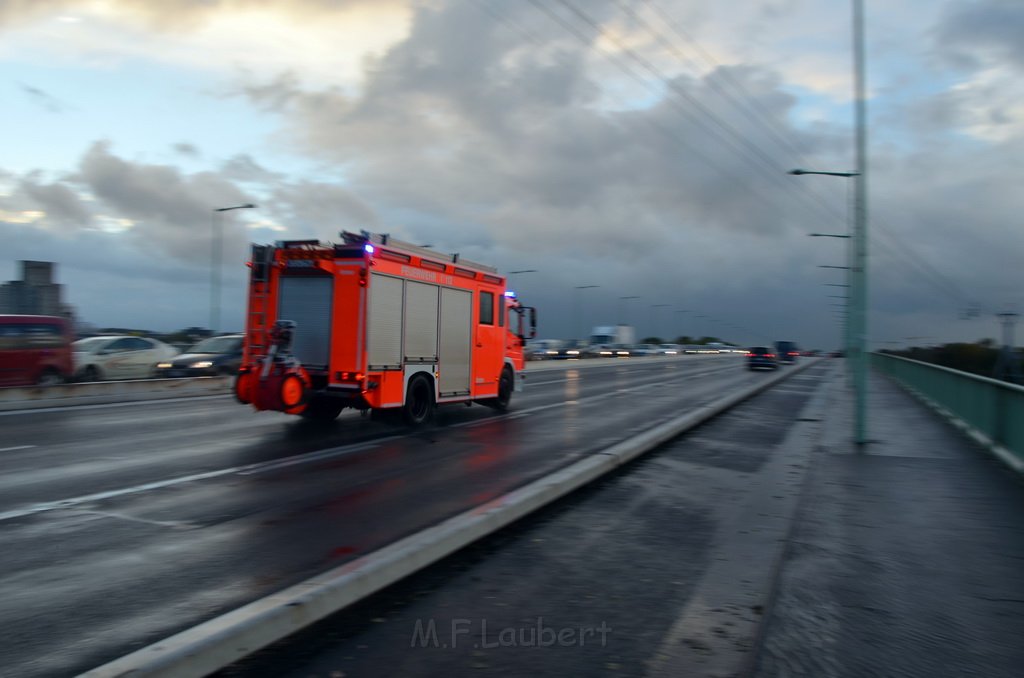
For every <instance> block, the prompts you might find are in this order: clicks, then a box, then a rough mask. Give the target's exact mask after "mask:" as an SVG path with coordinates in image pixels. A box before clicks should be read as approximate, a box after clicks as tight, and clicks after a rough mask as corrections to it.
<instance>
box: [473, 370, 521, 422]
mask: <svg viewBox="0 0 1024 678" xmlns="http://www.w3.org/2000/svg"><path fill="white" fill-rule="evenodd" d="M512 379H513V377H512V370H510V369H509V368H507V367H506V368H505V369H503V370H502V371H501V378H500V379H498V397H497V398H488V399H487V400H481V401H480V402H481V404H483V405H487V407H491V408H494V409H496V410H498V411H499V412H504V411H505V410H507V409H508V405H509V403H510V402H511V401H512Z"/></svg>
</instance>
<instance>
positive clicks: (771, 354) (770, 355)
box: [765, 353, 775, 358]
mask: <svg viewBox="0 0 1024 678" xmlns="http://www.w3.org/2000/svg"><path fill="white" fill-rule="evenodd" d="M765 355H766V356H768V357H769V358H774V357H775V354H774V353H765Z"/></svg>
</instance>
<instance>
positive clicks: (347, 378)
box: [235, 232, 536, 425]
mask: <svg viewBox="0 0 1024 678" xmlns="http://www.w3.org/2000/svg"><path fill="white" fill-rule="evenodd" d="M341 237H342V242H340V243H337V244H332V243H322V242H320V241H317V240H298V241H295V240H293V241H284V242H277V243H275V244H274V245H253V246H252V260H251V261H250V262H249V266H250V269H251V270H250V282H249V306H248V314H247V320H246V330H245V344H244V353H243V358H242V366H241V369H240V370H239V374H238V378H237V380H236V383H235V395H236V397H237V398H238V400H239V401H240V402H242V403H247V404H251V405H252V406H253V407H255V408H256V409H257V410H278V411H283V412H287V413H289V414H297V415H301V416H304V417H309V418H316V419H333V418H334V417H336V416H337V415H338V414H339V413H340V412H341V410H342V409H344V408H346V407H352V408H356V409H359V410H369V409H393V410H401V411H402V414H403V415H404V418H405V420H406V421H407V422H408V423H409V424H412V425H420V424H423V423H425V422H426V421H428V420H429V419H430V418H431V417H432V416H433V412H434V408H435V406H436V405H438V404H442V403H449V402H465V403H467V404H470V403H472V402H478V403H481V404H484V405H488V406H490V407H493V408H496V409H499V410H504V409H506V408H507V407H508V405H509V402H510V399H511V397H512V392H513V391H519V390H522V386H523V376H522V372H523V367H524V362H523V360H524V357H523V350H524V346H525V344H526V340H527V339H529V338H532V337H533V336H535V334H536V311H535V310H534V309H533V308H529V307H525V306H523V305H521V304H520V303H519V301H518V299H516V297H515V294H514V293H513V292H511V291H509V290H507V289H506V286H505V283H506V279H505V278H504V277H503V276H501V275H499V274H498V272H497V270H496V269H494V268H492V267H490V266H484V265H481V264H476V263H473V262H470V261H466V260H464V259H462V258H460V257H459V255H458V254H452V255H445V254H441V253H439V252H436V251H434V250H431V249H427V248H424V247H418V246H416V245H411V244H409V243H403V242H400V241H398V240H394V239H392V238H390V237H389V236H388V235H386V234H370V233H366V232H362V233H359V234H355V233H348V232H344V233H342V234H341Z"/></svg>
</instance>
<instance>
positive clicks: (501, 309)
mask: <svg viewBox="0 0 1024 678" xmlns="http://www.w3.org/2000/svg"><path fill="white" fill-rule="evenodd" d="M498 298H499V299H501V297H498ZM506 313H508V308H506V307H505V300H504V299H501V303H499V304H498V327H504V326H505V314H506Z"/></svg>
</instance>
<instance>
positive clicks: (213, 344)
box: [188, 337, 241, 353]
mask: <svg viewBox="0 0 1024 678" xmlns="http://www.w3.org/2000/svg"><path fill="white" fill-rule="evenodd" d="M240 341H241V340H240V339H239V338H238V337H210V338H209V339H203V340H202V341H200V342H199V343H198V344H196V345H195V346H193V347H192V348H190V349H189V350H188V352H189V353H230V352H231V351H233V350H235V349H236V348H237V347H238V343H239V342H240Z"/></svg>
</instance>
